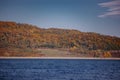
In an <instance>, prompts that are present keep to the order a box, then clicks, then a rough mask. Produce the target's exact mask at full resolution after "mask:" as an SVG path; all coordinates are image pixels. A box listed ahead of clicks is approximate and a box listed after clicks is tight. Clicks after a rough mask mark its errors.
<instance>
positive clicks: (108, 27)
mask: <svg viewBox="0 0 120 80" xmlns="http://www.w3.org/2000/svg"><path fill="white" fill-rule="evenodd" d="M0 21H14V22H17V23H28V24H32V25H36V26H38V27H40V28H63V29H76V30H79V31H82V32H96V33H100V34H105V35H111V36H118V37H120V0H0Z"/></svg>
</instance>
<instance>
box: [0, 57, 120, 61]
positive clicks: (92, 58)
mask: <svg viewBox="0 0 120 80" xmlns="http://www.w3.org/2000/svg"><path fill="white" fill-rule="evenodd" d="M0 59H86V60H87V59H90V60H120V58H94V57H0Z"/></svg>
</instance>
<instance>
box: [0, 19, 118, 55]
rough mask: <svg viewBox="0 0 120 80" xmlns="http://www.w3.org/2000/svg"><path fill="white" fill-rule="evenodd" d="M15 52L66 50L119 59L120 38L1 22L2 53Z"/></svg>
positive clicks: (0, 40)
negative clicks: (17, 50)
mask: <svg viewBox="0 0 120 80" xmlns="http://www.w3.org/2000/svg"><path fill="white" fill-rule="evenodd" d="M14 48H17V49H38V48H52V49H64V50H68V51H70V52H72V53H74V54H89V55H92V56H94V57H100V56H113V57H114V56H115V57H119V56H120V38H119V37H113V36H108V35H101V34H98V33H93V32H80V31H78V30H72V29H71V30H69V29H57V28H49V29H44V28H38V27H37V26H33V25H29V24H21V23H16V22H5V21H0V49H1V50H2V51H3V49H14ZM2 53H4V51H3V52H2ZM116 55H117V56H116Z"/></svg>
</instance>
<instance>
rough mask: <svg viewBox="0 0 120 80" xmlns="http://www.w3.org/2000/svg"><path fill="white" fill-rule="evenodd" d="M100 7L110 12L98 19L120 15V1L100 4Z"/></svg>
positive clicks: (115, 0)
mask: <svg viewBox="0 0 120 80" xmlns="http://www.w3.org/2000/svg"><path fill="white" fill-rule="evenodd" d="M98 5H99V6H101V7H105V8H108V10H107V11H106V12H105V13H103V14H102V15H99V16H98V17H101V18H103V17H107V16H115V15H120V0H114V1H110V2H104V3H99V4H98Z"/></svg>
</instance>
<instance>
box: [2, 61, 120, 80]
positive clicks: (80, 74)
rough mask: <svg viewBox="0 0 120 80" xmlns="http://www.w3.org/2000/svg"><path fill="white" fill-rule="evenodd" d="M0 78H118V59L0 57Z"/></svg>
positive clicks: (62, 79)
mask: <svg viewBox="0 0 120 80" xmlns="http://www.w3.org/2000/svg"><path fill="white" fill-rule="evenodd" d="M0 80H120V60H84V59H74V60H73V59H67V60H66V59H0Z"/></svg>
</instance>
